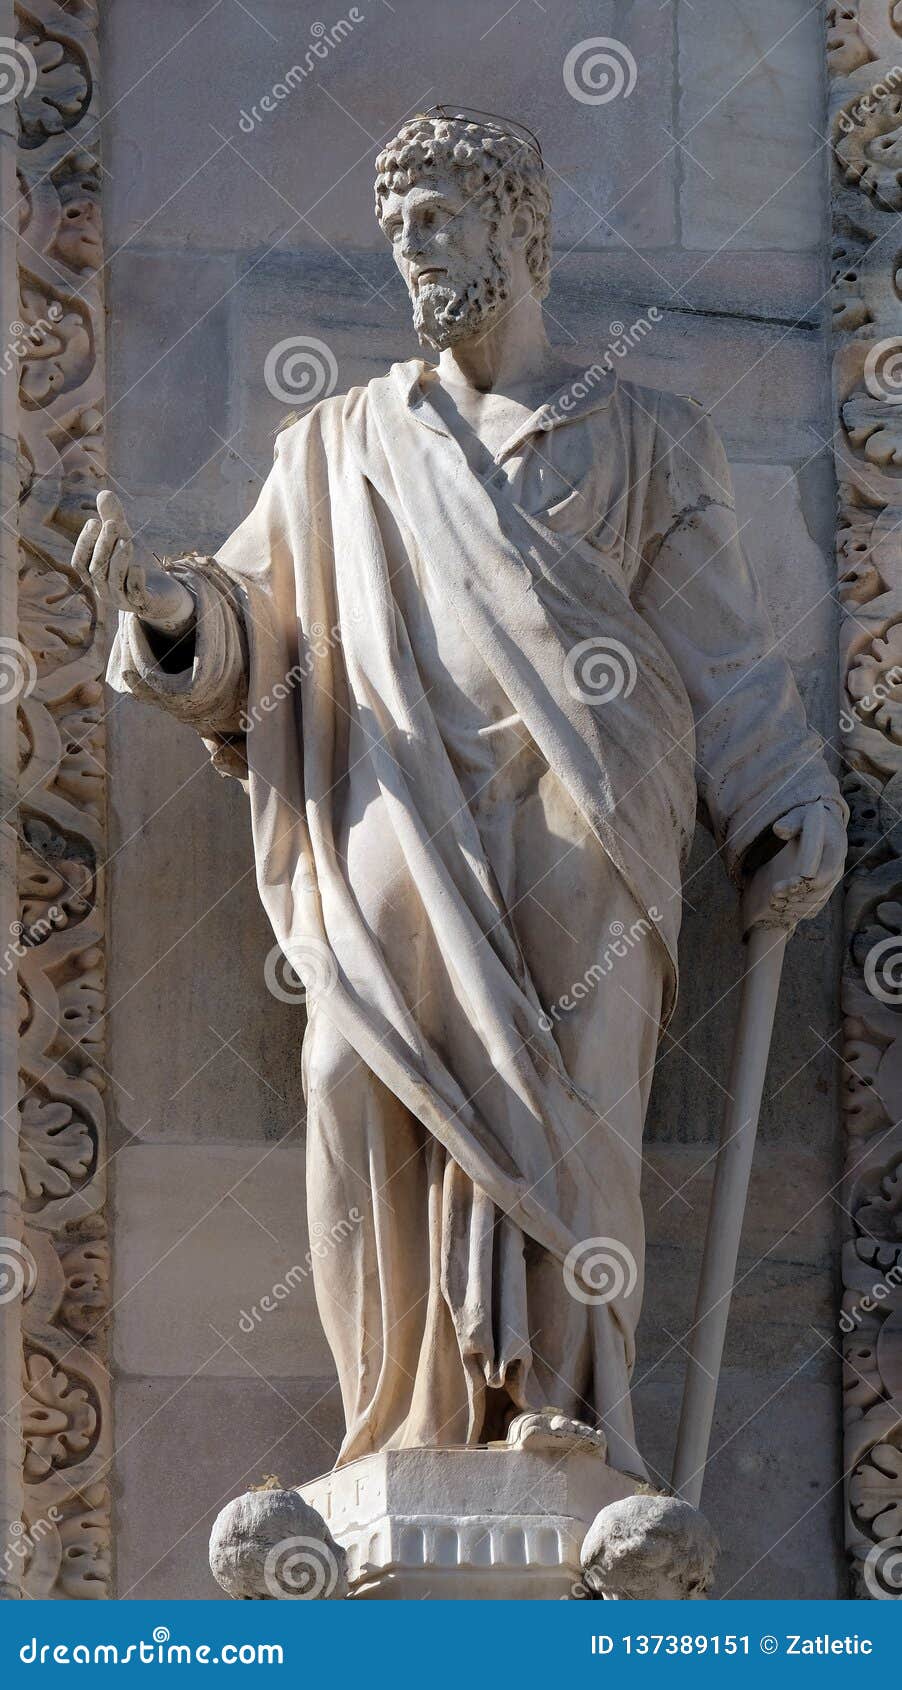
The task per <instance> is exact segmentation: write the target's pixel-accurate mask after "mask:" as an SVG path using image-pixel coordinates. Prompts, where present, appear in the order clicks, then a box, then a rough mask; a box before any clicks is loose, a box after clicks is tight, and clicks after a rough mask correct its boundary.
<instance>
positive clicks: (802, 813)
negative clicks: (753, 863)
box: [749, 799, 846, 927]
mask: <svg viewBox="0 0 902 1690" xmlns="http://www.w3.org/2000/svg"><path fill="white" fill-rule="evenodd" d="M773 831H774V834H775V835H776V837H777V839H779V840H781V841H783V842H784V843H788V841H789V840H796V841H797V846H796V852H795V864H794V871H793V874H792V877H791V879H787V880H779V879H778V880H777V881H776V883H775V885H774V887H773V889H772V891H771V893H770V898H769V904H770V908H771V911H772V912H773V915H774V916H775V918H776V920H777V921H778V922H779V923H780V924H781V925H782V924H783V923H785V925H786V926H787V927H794V926H795V924H796V922H798V921H810V919H811V917H812V916H814V915H817V912H818V910H819V909H821V908H822V907H823V905H824V904H825V903H826V902H827V899H828V898H829V896H830V893H831V892H832V891H833V888H834V886H836V885H837V883H838V882H839V880H840V879H841V877H842V873H843V868H844V866H845V860H846V830H845V827H844V825H843V821H842V817H841V816H840V815H839V814H838V812H837V810H836V808H835V806H834V805H832V804H828V803H825V802H823V801H822V800H820V799H814V800H813V801H812V802H811V803H809V804H799V805H797V807H796V808H795V809H794V810H789V811H788V812H787V814H786V815H785V816H781V817H780V820H779V821H778V822H775V823H774V827H773ZM771 872H773V870H772V868H771ZM763 873H764V871H763V870H762V869H757V870H756V871H755V873H753V874H752V876H751V879H750V885H749V896H750V899H751V901H752V902H753V903H756V902H757V900H756V898H755V880H756V877H757V876H759V875H762V874H763Z"/></svg>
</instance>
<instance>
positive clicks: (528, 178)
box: [376, 113, 551, 299]
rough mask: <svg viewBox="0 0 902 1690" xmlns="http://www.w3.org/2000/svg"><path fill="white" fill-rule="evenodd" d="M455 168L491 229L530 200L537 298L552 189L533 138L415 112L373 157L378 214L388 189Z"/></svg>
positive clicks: (546, 256)
mask: <svg viewBox="0 0 902 1690" xmlns="http://www.w3.org/2000/svg"><path fill="white" fill-rule="evenodd" d="M449 167H450V168H452V169H454V170H459V171H460V173H461V175H462V177H463V188H464V192H465V193H466V194H467V195H468V196H470V197H472V198H474V199H475V200H477V201H478V202H479V204H480V205H481V206H482V207H483V209H484V211H485V214H486V216H487V217H488V220H489V222H490V223H491V225H492V228H493V230H495V229H497V227H498V224H499V222H500V220H501V218H502V216H503V215H504V213H505V212H510V211H516V209H517V207H518V206H519V205H523V204H526V205H531V206H532V209H533V211H534V212H535V218H536V223H535V231H534V233H533V236H532V238H531V240H530V241H529V244H528V246H527V248H526V262H527V265H528V267H529V273H530V275H531V276H532V278H533V281H534V283H535V289H536V293H537V295H538V297H539V299H544V297H545V295H546V293H547V292H548V288H549V271H550V269H551V194H550V192H549V189H548V182H547V180H546V176H545V166H544V164H543V163H542V157H541V154H540V152H539V149H538V147H537V146H536V144H535V142H533V141H530V140H527V139H526V138H525V136H523V135H516V134H514V133H513V131H505V130H504V129H502V128H501V126H500V125H497V126H496V125H494V124H492V123H489V122H482V123H477V122H472V121H471V120H469V119H467V118H461V117H442V116H440V115H438V114H435V115H433V114H432V113H428V114H419V115H417V116H416V117H412V118H410V120H409V121H408V122H407V123H405V124H403V125H402V127H401V128H400V129H399V131H398V133H397V135H396V136H395V138H394V140H393V141H389V143H388V145H387V146H386V147H384V148H383V150H382V152H381V153H380V154H379V157H378V158H377V160H376V216H377V218H378V219H379V221H380V222H381V221H382V205H383V201H384V200H385V197H386V195H387V194H389V193H396V194H403V193H405V192H406V190H407V189H408V188H410V187H412V186H413V184H414V183H415V182H419V181H420V180H421V179H422V177H423V176H424V175H426V174H428V173H429V172H431V171H435V172H438V171H440V170H446V169H448V168H449Z"/></svg>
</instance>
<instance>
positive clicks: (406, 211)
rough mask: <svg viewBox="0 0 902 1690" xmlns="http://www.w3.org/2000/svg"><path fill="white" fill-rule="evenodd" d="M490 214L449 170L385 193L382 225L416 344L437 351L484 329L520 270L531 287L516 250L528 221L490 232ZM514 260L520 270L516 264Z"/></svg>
mask: <svg viewBox="0 0 902 1690" xmlns="http://www.w3.org/2000/svg"><path fill="white" fill-rule="evenodd" d="M488 210H489V208H488V207H487V206H486V205H485V203H484V202H483V204H480V203H478V202H477V201H476V200H475V199H473V198H472V196H470V197H468V196H467V195H466V194H465V192H464V188H463V181H462V178H461V176H460V175H459V174H458V173H456V172H454V171H453V170H449V171H447V172H443V173H436V174H434V175H433V174H429V175H425V176H423V177H422V178H421V179H420V181H418V182H415V183H414V184H413V186H412V187H411V188H408V189H407V190H406V192H404V193H400V194H395V193H391V194H387V195H386V197H385V199H384V201H383V203H382V216H381V224H382V228H383V230H384V232H385V234H386V235H387V236H388V239H389V240H390V241H391V244H392V251H393V253H394V258H395V263H396V264H397V266H398V269H399V270H400V272H401V275H402V276H403V277H404V280H405V282H406V284H407V291H408V293H409V294H410V299H411V304H412V305H413V321H414V327H415V329H416V331H417V334H418V335H419V337H420V340H421V341H422V342H425V343H426V344H427V345H429V346H434V347H436V348H437V349H438V350H441V349H442V348H443V347H445V346H452V345H454V344H455V343H456V342H457V341H461V340H466V339H468V338H469V337H471V336H473V335H477V334H479V333H480V332H481V331H482V330H484V329H485V328H486V327H487V326H488V324H489V323H490V322H491V319H492V318H493V317H494V316H495V315H497V314H498V313H499V312H500V311H501V310H502V309H503V307H504V304H505V302H506V300H507V299H508V298H509V297H510V295H511V290H512V286H513V285H514V282H515V279H516V274H517V270H518V268H520V267H522V269H523V271H524V280H525V285H526V286H527V287H528V286H529V278H528V274H527V273H526V266H525V260H524V258H523V254H522V248H523V244H524V240H525V236H524V234H523V233H521V231H520V230H519V229H518V228H516V227H515V224H516V223H517V221H518V217H519V222H521V223H522V224H523V225H524V228H525V231H526V233H528V231H529V228H530V226H531V225H530V218H529V216H526V217H524V216H523V215H522V214H515V215H514V216H507V217H503V218H502V219H501V222H500V224H499V225H498V226H493V224H492V222H491V221H490V220H489V216H488ZM518 260H519V264H518Z"/></svg>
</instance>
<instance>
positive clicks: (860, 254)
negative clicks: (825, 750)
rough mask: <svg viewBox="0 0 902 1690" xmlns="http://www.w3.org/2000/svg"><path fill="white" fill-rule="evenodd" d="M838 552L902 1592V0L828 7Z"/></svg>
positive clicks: (870, 1546) (892, 1552)
mask: <svg viewBox="0 0 902 1690" xmlns="http://www.w3.org/2000/svg"><path fill="white" fill-rule="evenodd" d="M827 14H828V20H827V27H828V38H827V39H828V67H829V74H830V126H831V141H832V213H833V236H834V268H833V325H834V363H833V386H834V405H835V437H834V444H835V455H836V470H837V480H838V497H839V509H838V522H837V557H838V567H839V595H840V603H841V606H842V624H841V664H842V687H843V701H842V702H843V710H842V717H841V723H840V726H841V729H842V732H843V738H844V752H845V766H846V769H847V773H846V777H845V790H846V796H847V798H848V800H849V803H850V805H851V809H852V818H851V822H850V858H849V863H850V870H851V872H850V875H849V878H848V880H847V883H846V884H847V895H846V938H847V945H846V955H845V965H844V971H843V1013H844V1021H845V1061H846V1068H845V1074H846V1094H845V1112H844V1113H845V1157H846V1165H845V1180H844V1194H843V1197H842V1204H843V1211H844V1224H845V1227H846V1240H845V1244H844V1248H843V1258H842V1271H843V1303H842V1317H841V1328H842V1334H843V1346H844V1358H845V1368H844V1408H845V1416H844V1424H845V1460H844V1472H845V1475H846V1481H845V1532H846V1545H847V1548H848V1551H849V1555H850V1558H851V1563H852V1570H853V1579H854V1590H855V1593H856V1594H857V1595H860V1596H864V1597H890V1598H892V1597H899V1596H902V215H900V213H902V170H900V167H902V3H899V0H857V3H853V4H844V5H839V4H831V5H829V6H828V7H827Z"/></svg>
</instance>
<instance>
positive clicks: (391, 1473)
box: [299, 1446, 637, 1601]
mask: <svg viewBox="0 0 902 1690" xmlns="http://www.w3.org/2000/svg"><path fill="white" fill-rule="evenodd" d="M636 1488H637V1485H636V1481H635V1480H634V1479H632V1478H629V1477H628V1476H627V1475H626V1474H623V1473H618V1472H616V1471H615V1469H614V1468H612V1467H609V1466H607V1464H606V1463H605V1461H604V1459H603V1458H602V1457H601V1456H599V1454H598V1453H597V1452H595V1451H591V1450H590V1451H586V1450H581V1449H571V1450H568V1451H566V1452H565V1453H561V1451H560V1450H534V1449H522V1450H518V1449H510V1448H506V1447H504V1446H500V1447H499V1446H496V1447H495V1448H488V1449H441V1450H438V1449H436V1450H433V1449H404V1450H386V1451H384V1452H383V1453H382V1454H380V1455H370V1456H366V1457H365V1458H364V1459H363V1460H361V1461H355V1462H352V1463H351V1464H350V1465H349V1466H347V1467H343V1468H341V1469H340V1470H339V1471H338V1472H336V1473H329V1474H327V1475H326V1476H325V1477H323V1478H321V1479H314V1480H312V1481H311V1483H310V1484H306V1485H301V1486H300V1487H299V1492H300V1495H301V1496H302V1497H303V1498H304V1500H305V1501H306V1502H308V1503H310V1505H311V1506H312V1507H313V1508H315V1509H316V1510H317V1512H318V1513H319V1514H321V1515H322V1516H323V1519H324V1520H325V1522H326V1525H327V1526H328V1528H329V1531H330V1532H331V1534H332V1536H333V1538H334V1539H335V1541H336V1543H338V1544H340V1545H341V1546H342V1547H343V1548H344V1550H345V1551H346V1553H347V1570H348V1583H349V1594H350V1595H351V1596H352V1597H366V1598H374V1599H376V1600H383V1601H385V1600H414V1601H416V1600H423V1599H428V1598H432V1599H433V1600H434V1601H448V1600H452V1601H454V1600H467V1599H469V1600H474V1599H475V1600H477V1601H518V1600H528V1601H536V1600H538V1601H554V1600H560V1599H567V1598H569V1597H571V1596H573V1595H574V1594H576V1595H582V1594H583V1588H582V1585H581V1583H580V1579H581V1572H580V1559H579V1552H580V1547H581V1544H582V1541H583V1538H584V1537H585V1535H586V1532H587V1530H588V1528H589V1526H590V1525H591V1523H592V1521H593V1520H594V1518H595V1516H596V1515H597V1514H598V1512H599V1510H600V1509H602V1508H604V1507H605V1506H606V1505H607V1504H608V1503H610V1502H616V1501H619V1500H620V1499H621V1498H623V1497H627V1496H631V1495H633V1494H634V1492H635V1490H636ZM575 1587H576V1588H575Z"/></svg>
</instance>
